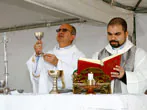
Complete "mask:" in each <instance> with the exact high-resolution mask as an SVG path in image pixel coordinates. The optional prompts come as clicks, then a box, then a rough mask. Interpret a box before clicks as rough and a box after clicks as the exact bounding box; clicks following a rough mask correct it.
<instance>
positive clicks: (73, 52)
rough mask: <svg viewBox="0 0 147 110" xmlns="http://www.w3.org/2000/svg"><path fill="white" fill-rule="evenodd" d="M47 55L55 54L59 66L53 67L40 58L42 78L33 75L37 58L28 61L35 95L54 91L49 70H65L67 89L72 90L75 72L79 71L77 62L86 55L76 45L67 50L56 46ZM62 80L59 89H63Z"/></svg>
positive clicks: (39, 68) (39, 64)
mask: <svg viewBox="0 0 147 110" xmlns="http://www.w3.org/2000/svg"><path fill="white" fill-rule="evenodd" d="M47 53H51V54H54V55H55V56H56V57H57V58H58V59H59V61H58V64H57V66H53V65H52V64H49V63H47V62H45V61H44V59H43V57H40V59H39V61H38V66H37V69H38V72H39V74H40V77H37V78H35V77H34V75H33V74H32V73H33V72H34V70H35V69H34V67H36V60H32V59H34V58H35V59H36V56H35V55H33V56H32V57H31V58H30V59H29V60H28V61H27V66H28V70H29V72H30V79H31V82H32V85H33V93H49V91H50V90H51V89H52V84H53V81H52V78H51V77H50V76H48V70H63V71H64V81H65V87H66V88H68V89H72V74H73V71H74V70H76V69H77V61H78V58H80V57H85V55H84V54H83V53H82V52H80V51H79V50H78V49H77V47H76V46H75V45H70V46H68V47H65V48H59V47H58V46H55V48H54V49H53V50H52V51H48V52H47ZM61 85H62V84H61V79H59V80H58V87H59V88H60V87H61Z"/></svg>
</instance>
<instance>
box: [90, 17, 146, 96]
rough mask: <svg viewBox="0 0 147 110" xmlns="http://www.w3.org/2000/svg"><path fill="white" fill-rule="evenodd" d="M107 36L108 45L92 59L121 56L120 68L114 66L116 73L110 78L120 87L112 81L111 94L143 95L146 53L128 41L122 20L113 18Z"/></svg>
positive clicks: (125, 24)
mask: <svg viewBox="0 0 147 110" xmlns="http://www.w3.org/2000/svg"><path fill="white" fill-rule="evenodd" d="M107 34H108V35H107V36H108V41H109V44H108V45H107V46H106V47H105V48H104V49H103V50H102V51H100V52H96V53H95V54H94V55H93V59H102V58H104V57H107V56H110V55H113V54H119V53H121V54H122V59H121V66H116V67H115V68H114V70H116V71H117V72H112V73H111V76H112V77H114V78H115V79H118V80H119V81H120V85H119V84H114V83H115V81H114V80H113V81H112V83H111V87H112V92H113V93H135V94H142V93H144V92H145V90H146V89H147V52H145V51H144V50H143V49H141V48H137V47H136V46H135V45H134V44H132V43H131V42H130V41H129V40H128V32H127V23H126V21H125V20H124V19H122V18H113V19H112V20H111V21H110V22H109V24H108V26H107ZM117 83H118V82H117ZM114 85H117V86H116V87H114ZM119 88H120V89H119ZM115 89H116V90H115ZM118 89H119V90H118Z"/></svg>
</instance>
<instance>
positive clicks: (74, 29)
mask: <svg viewBox="0 0 147 110" xmlns="http://www.w3.org/2000/svg"><path fill="white" fill-rule="evenodd" d="M71 27H72V31H71V34H72V35H76V28H75V27H74V26H72V25H71Z"/></svg>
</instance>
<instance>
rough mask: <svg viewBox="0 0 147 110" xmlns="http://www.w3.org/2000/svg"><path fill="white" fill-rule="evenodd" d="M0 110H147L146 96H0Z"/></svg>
mask: <svg viewBox="0 0 147 110" xmlns="http://www.w3.org/2000/svg"><path fill="white" fill-rule="evenodd" d="M0 110H147V95H132V94H130V95H119V94H108V95H107V94H98V95H84V94H69V93H68V94H40V95H34V94H19V95H0Z"/></svg>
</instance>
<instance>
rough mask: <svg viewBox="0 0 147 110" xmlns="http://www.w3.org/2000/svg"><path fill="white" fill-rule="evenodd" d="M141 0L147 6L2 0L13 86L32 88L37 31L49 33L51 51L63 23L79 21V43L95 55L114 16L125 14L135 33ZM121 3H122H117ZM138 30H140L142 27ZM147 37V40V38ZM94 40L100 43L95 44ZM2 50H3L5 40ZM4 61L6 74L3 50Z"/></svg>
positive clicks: (110, 0) (100, 0)
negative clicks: (31, 65)
mask: <svg viewBox="0 0 147 110" xmlns="http://www.w3.org/2000/svg"><path fill="white" fill-rule="evenodd" d="M138 1H141V3H140V5H142V6H143V7H147V1H146V0H129V1H128V0H123V1H122V0H1V1H0V14H1V18H0V24H1V25H0V37H1V38H0V41H1V40H2V37H3V32H6V35H7V37H8V39H9V42H8V67H9V68H8V72H9V79H8V80H9V85H10V87H11V88H17V89H24V90H25V92H30V91H31V86H30V85H31V84H30V81H29V74H28V71H27V68H26V65H25V63H26V61H27V60H28V58H29V57H30V56H31V54H33V48H32V47H33V44H34V43H35V41H36V39H35V37H34V35H33V33H34V32H36V31H43V32H44V33H45V35H44V39H43V40H44V44H45V51H47V50H48V49H52V47H53V46H54V44H56V40H55V37H54V36H56V33H55V29H56V28H58V27H57V26H58V25H59V24H62V23H75V24H73V25H75V26H76V28H77V31H78V33H77V40H76V44H77V46H78V47H79V48H80V49H81V50H82V51H83V52H84V53H85V54H86V55H87V56H88V57H91V55H92V54H93V52H95V51H97V50H99V49H101V48H102V47H103V46H105V44H106V43H107V42H106V37H105V36H106V24H107V23H108V21H109V20H110V19H111V18H113V17H116V16H117V17H118V16H119V17H123V18H124V19H125V20H126V21H127V23H128V29H129V33H130V35H131V36H132V33H133V31H134V16H135V11H133V9H134V8H133V7H135V6H136V4H137V3H138ZM118 3H120V4H122V5H119V6H120V7H117V5H118ZM115 5H116V6H115ZM126 5H129V10H128V9H125V8H122V7H124V6H126ZM126 7H127V8H128V6H126ZM139 9H141V7H139ZM137 11H139V10H137ZM144 12H145V11H144ZM137 18H139V17H138V16H137ZM137 24H139V22H138V23H137ZM43 27H46V28H43ZM33 28H35V29H33ZM29 29H33V30H29ZM19 30H23V31H19ZM138 30H139V31H140V28H139V29H138ZM144 32H145V31H144ZM137 35H138V34H137ZM144 35H145V34H144ZM79 36H80V37H79ZM100 41H104V42H100ZM138 41H139V39H138ZM143 41H144V42H145V40H144V39H143ZM139 42H141V41H139ZM94 43H95V44H99V46H97V45H94V46H93V44H94ZM87 44H88V46H87ZM137 44H142V43H137ZM143 46H144V45H143ZM87 48H88V49H87ZM0 50H2V51H3V45H2V43H1V44H0ZM0 65H1V66H0V73H1V74H2V73H4V72H3V71H4V68H3V65H4V64H3V52H1V53H0ZM0 78H1V77H0Z"/></svg>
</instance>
